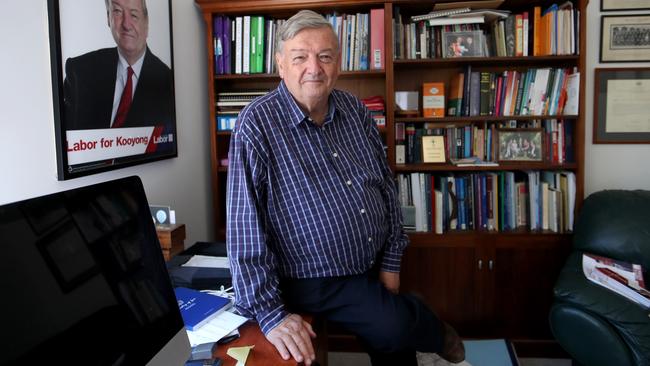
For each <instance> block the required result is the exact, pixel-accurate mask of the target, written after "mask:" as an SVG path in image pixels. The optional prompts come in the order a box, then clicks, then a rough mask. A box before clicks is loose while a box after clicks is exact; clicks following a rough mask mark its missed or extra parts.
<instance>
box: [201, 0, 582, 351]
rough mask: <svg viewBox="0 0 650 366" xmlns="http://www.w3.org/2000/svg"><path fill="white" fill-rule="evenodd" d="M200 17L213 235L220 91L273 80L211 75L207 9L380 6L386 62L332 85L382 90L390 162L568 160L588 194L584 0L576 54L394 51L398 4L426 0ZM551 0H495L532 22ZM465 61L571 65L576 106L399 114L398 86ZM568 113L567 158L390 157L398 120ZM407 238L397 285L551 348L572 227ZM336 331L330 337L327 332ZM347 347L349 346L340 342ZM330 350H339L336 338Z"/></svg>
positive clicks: (211, 2)
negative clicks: (570, 143)
mask: <svg viewBox="0 0 650 366" xmlns="http://www.w3.org/2000/svg"><path fill="white" fill-rule="evenodd" d="M195 1H196V3H197V4H198V5H199V7H200V9H201V11H202V14H203V18H204V21H205V37H206V56H207V59H208V78H207V82H208V90H209V100H210V103H209V108H210V111H209V112H210V123H209V129H210V138H211V151H210V154H211V162H212V165H211V166H212V174H211V177H212V182H211V183H212V193H213V197H212V199H213V206H214V218H215V222H214V228H215V233H216V235H217V237H218V238H219V239H223V238H224V237H225V223H226V218H225V212H226V209H225V198H226V177H227V171H228V169H227V167H224V166H221V165H220V163H219V161H220V160H221V159H223V158H225V157H227V153H228V147H229V139H230V133H229V132H224V131H219V132H217V129H216V121H215V117H216V110H215V102H216V100H215V98H216V93H217V92H220V91H231V90H238V89H252V88H255V89H260V88H268V89H273V88H275V87H276V86H277V84H278V82H279V77H278V76H277V75H275V74H249V75H236V74H233V75H216V74H215V70H214V48H213V47H214V46H213V40H212V38H213V29H212V19H213V16H216V15H226V16H230V17H234V16H241V15H263V16H265V17H268V18H276V19H286V18H288V17H290V16H291V15H293V14H294V13H295V12H297V11H299V10H302V9H311V10H314V11H317V12H320V13H321V14H328V13H332V12H334V11H336V12H337V13H339V14H342V13H352V12H369V10H370V9H376V8H383V9H384V29H385V30H386V31H385V35H384V40H385V48H384V49H385V60H384V64H385V69H384V70H379V71H346V72H342V73H341V75H340V77H339V80H338V83H337V88H339V89H344V90H347V91H350V92H352V93H354V94H355V95H357V96H358V97H360V98H366V97H369V96H373V95H381V96H382V97H383V98H384V100H385V103H386V127H385V128H384V129H382V136H383V137H384V138H385V143H386V146H387V154H388V159H389V163H390V165H391V168H392V169H393V171H394V172H395V173H396V174H398V173H404V172H432V173H437V172H468V173H472V172H482V171H491V172H494V171H506V170H507V171H525V170H549V171H560V170H566V171H571V172H573V173H575V175H576V214H577V211H578V210H579V208H580V206H581V203H582V198H583V195H584V183H583V182H584V133H585V123H584V91H585V75H584V71H585V67H586V63H585V53H586V52H585V51H586V48H585V47H586V46H585V45H586V37H587V33H586V15H587V14H586V5H587V3H588V0H575V1H574V2H573V3H574V7H575V8H576V9H578V10H580V12H581V14H580V24H579V31H580V39H579V55H563V56H526V57H466V58H454V59H448V58H447V59H415V60H405V59H398V60H394V59H393V37H394V34H393V28H392V18H393V15H394V10H395V8H396V7H399V9H400V12H401V14H402V15H406V16H409V15H416V14H423V13H426V12H428V11H430V10H431V6H432V4H433V3H432V2H423V1H417V0H412V1H405V0H384V1H379V0H330V1H318V0H301V1H289V0H258V1H253V0H195ZM551 4H553V2H552V1H550V0H538V1H532V2H531V1H523V0H505V2H504V3H503V4H502V5H501V7H500V8H501V9H508V10H512V12H513V13H517V12H522V11H529V12H530V15H531V22H532V10H533V7H534V6H541V7H542V9H546V8H547V7H548V6H550V5H551ZM465 65H471V66H472V68H475V69H478V70H482V71H489V72H498V71H503V70H513V69H516V70H525V69H527V68H539V67H554V68H558V67H562V68H565V67H575V68H577V70H579V71H580V72H581V73H582V76H581V78H580V88H579V90H580V98H579V113H578V114H577V115H573V116H555V115H544V116H507V117H502V116H471V117H444V118H438V119H434V118H423V117H416V118H402V117H400V118H396V117H395V107H394V102H395V100H394V92H395V91H398V90H421V84H422V83H423V82H425V81H443V82H445V85H446V86H447V85H449V81H450V79H451V77H452V75H453V74H454V73H457V72H459V71H462V69H463V67H464V66H465ZM554 118H557V119H566V120H570V123H574V148H575V151H574V152H573V155H574V161H572V162H569V163H564V164H552V163H547V162H533V163H501V164H500V165H499V166H498V167H466V168H459V167H456V166H453V165H451V164H400V165H397V164H395V124H396V123H405V122H409V123H415V124H420V123H439V124H440V125H441V126H445V125H449V124H470V125H479V126H481V125H486V124H489V123H498V122H500V121H509V120H518V121H530V120H535V119H554ZM409 237H410V239H411V246H410V247H409V248H408V249H407V252H406V254H405V256H404V259H403V264H402V268H403V269H402V288H403V290H404V291H412V292H416V293H418V294H419V295H420V296H422V297H423V298H424V299H425V300H426V301H427V302H428V303H429V305H431V306H432V308H433V309H434V310H435V311H436V312H437V313H438V314H439V315H440V316H441V317H442V318H444V319H445V320H446V321H448V322H450V323H451V324H453V325H454V326H455V327H456V328H457V329H458V330H459V332H460V334H461V336H464V337H470V338H471V337H478V338H483V337H485V338H487V337H489V338H494V337H500V338H509V339H511V340H513V341H514V343H515V347H517V345H518V344H522V345H525V347H522V349H525V350H526V353H527V354H524V356H526V355H529V356H540V355H550V354H557V352H556V351H557V347H556V344H554V343H553V342H552V336H551V333H550V330H549V327H548V324H547V323H548V322H547V316H548V310H549V308H550V305H551V302H552V287H553V284H554V282H555V279H556V277H557V275H558V273H559V270H560V268H561V266H562V265H563V263H564V260H565V259H566V256H567V254H568V252H569V249H570V242H571V240H572V236H571V234H567V233H565V234H558V233H551V232H548V231H529V230H523V229H522V230H515V231H509V232H488V231H480V230H477V231H450V232H447V233H444V234H442V235H438V234H434V233H410V234H409ZM330 339H332V338H330ZM343 348H345V347H343ZM330 349H331V350H341V349H342V348H338V347H337V346H336V344H334V345H330Z"/></svg>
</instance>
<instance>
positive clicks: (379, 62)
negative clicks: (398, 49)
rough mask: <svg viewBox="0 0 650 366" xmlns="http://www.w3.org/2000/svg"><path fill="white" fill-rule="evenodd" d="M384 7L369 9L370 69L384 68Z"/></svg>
mask: <svg viewBox="0 0 650 366" xmlns="http://www.w3.org/2000/svg"><path fill="white" fill-rule="evenodd" d="M384 49H385V48H384V9H370V70H382V69H383V68H384V58H385V54H386V52H385V51H384Z"/></svg>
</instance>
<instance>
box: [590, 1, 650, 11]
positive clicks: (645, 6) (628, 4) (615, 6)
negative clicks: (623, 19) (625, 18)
mask: <svg viewBox="0 0 650 366" xmlns="http://www.w3.org/2000/svg"><path fill="white" fill-rule="evenodd" d="M649 9H650V0H600V11H618V10H649Z"/></svg>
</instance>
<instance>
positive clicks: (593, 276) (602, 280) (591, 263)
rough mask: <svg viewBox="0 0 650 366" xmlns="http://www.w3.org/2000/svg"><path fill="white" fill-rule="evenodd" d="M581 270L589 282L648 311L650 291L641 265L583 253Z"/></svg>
mask: <svg viewBox="0 0 650 366" xmlns="http://www.w3.org/2000/svg"><path fill="white" fill-rule="evenodd" d="M582 270H583V272H584V274H585V277H587V279H588V280H589V281H591V282H593V283H596V284H598V285H600V286H603V287H605V288H607V289H610V290H612V291H614V292H616V293H617V294H619V295H622V296H624V297H626V298H627V299H629V300H632V301H634V302H635V303H637V304H639V305H641V306H643V307H644V308H646V309H650V291H648V287H647V286H646V284H645V281H644V278H643V267H642V266H641V265H639V264H633V263H627V262H623V261H619V260H615V259H611V258H607V257H602V256H598V255H595V254H588V253H584V254H583V255H582Z"/></svg>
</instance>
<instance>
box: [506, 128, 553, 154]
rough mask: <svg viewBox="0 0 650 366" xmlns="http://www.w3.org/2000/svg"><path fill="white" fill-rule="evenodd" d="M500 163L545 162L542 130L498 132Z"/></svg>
mask: <svg viewBox="0 0 650 366" xmlns="http://www.w3.org/2000/svg"><path fill="white" fill-rule="evenodd" d="M497 147H498V154H497V156H498V160H499V161H513V162H516V161H526V162H529V161H539V162H541V161H543V160H544V134H543V132H542V129H541V128H506V129H499V130H497Z"/></svg>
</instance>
